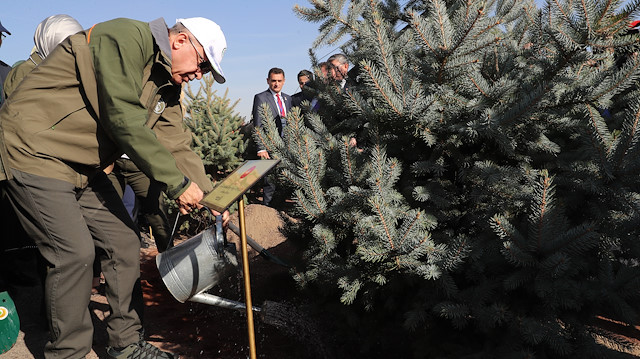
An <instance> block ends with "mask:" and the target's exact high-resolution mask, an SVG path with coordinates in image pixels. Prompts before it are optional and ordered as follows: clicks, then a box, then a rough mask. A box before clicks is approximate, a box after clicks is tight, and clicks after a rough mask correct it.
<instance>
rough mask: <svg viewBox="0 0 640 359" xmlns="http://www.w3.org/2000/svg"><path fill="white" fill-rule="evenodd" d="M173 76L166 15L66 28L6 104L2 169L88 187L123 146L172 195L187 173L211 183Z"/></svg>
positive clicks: (0, 116) (1, 116)
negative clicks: (64, 35) (77, 30)
mask: <svg viewBox="0 0 640 359" xmlns="http://www.w3.org/2000/svg"><path fill="white" fill-rule="evenodd" d="M170 79H171V48H170V44H169V39H168V29H167V26H166V24H165V22H164V20H162V19H158V20H155V21H152V22H150V23H145V22H140V21H135V20H129V19H115V20H111V21H107V22H104V23H100V24H97V25H95V26H94V27H93V28H92V29H90V30H87V31H85V32H80V33H78V34H75V35H72V36H70V37H68V38H67V39H66V40H65V41H63V42H62V43H61V44H60V45H59V46H58V47H56V48H55V50H54V51H53V52H52V53H51V54H49V56H47V58H46V59H45V60H44V61H43V62H42V63H41V64H40V65H39V66H37V67H36V68H35V69H34V70H33V71H32V72H31V73H29V74H28V75H27V76H26V77H25V78H24V79H23V80H22V82H21V83H20V86H18V87H17V88H16V90H15V91H14V92H13V93H12V94H11V96H10V98H8V99H7V101H6V103H5V105H4V106H3V107H2V108H1V109H0V124H1V125H2V130H3V131H4V142H5V145H6V147H5V148H2V146H0V151H3V150H4V149H6V151H3V152H4V153H0V157H1V159H2V164H3V168H4V169H3V171H1V172H2V173H0V175H2V174H3V175H4V176H5V178H7V177H10V173H9V171H6V168H8V167H10V168H14V169H17V170H20V171H23V172H27V173H31V174H35V175H39V176H44V177H49V178H55V179H60V180H64V181H67V182H71V183H73V184H75V185H76V186H77V187H79V188H83V187H85V186H86V185H87V183H88V181H89V180H90V178H91V177H92V176H93V175H94V174H95V173H97V172H98V171H101V170H102V169H104V168H105V167H106V166H108V165H109V164H111V163H112V162H113V161H114V160H116V159H117V158H119V157H120V156H121V154H122V153H123V152H124V153H126V154H127V155H128V156H129V158H131V160H133V162H134V163H135V164H136V165H137V166H138V168H140V170H142V171H143V172H144V173H145V174H146V175H147V176H148V177H150V178H152V179H154V180H156V181H158V182H160V183H163V184H164V185H166V191H165V192H166V193H167V195H168V196H169V197H170V198H177V197H178V196H179V195H180V194H182V192H184V190H186V188H187V186H188V185H189V183H190V180H193V181H195V182H196V183H197V184H198V186H199V187H200V188H201V189H202V190H203V191H204V192H208V191H211V190H212V188H213V187H212V185H211V182H210V181H209V179H208V178H207V176H206V174H205V172H204V166H203V164H202V161H201V159H200V158H199V157H198V155H197V154H195V153H194V152H193V151H192V150H191V148H190V145H191V140H192V135H191V133H190V132H189V131H187V130H186V129H185V127H184V124H183V120H182V108H181V106H180V92H181V87H180V86H177V85H174V84H173V83H171V82H170ZM0 179H1V178H0Z"/></svg>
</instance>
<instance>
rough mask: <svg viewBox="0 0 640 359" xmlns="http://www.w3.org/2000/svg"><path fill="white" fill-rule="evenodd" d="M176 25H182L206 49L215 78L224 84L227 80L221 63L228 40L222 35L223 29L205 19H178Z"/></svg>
mask: <svg viewBox="0 0 640 359" xmlns="http://www.w3.org/2000/svg"><path fill="white" fill-rule="evenodd" d="M176 23H181V24H182V25H184V27H186V28H187V30H189V32H191V34H192V35H193V36H194V37H195V38H196V39H197V40H198V42H199V43H200V44H201V45H202V47H203V48H204V52H205V54H206V55H207V59H208V60H209V62H210V63H211V67H212V68H213V71H212V72H213V78H214V79H215V80H216V81H218V83H221V84H222V83H224V82H225V81H226V79H225V78H224V74H223V73H222V68H221V67H220V62H222V56H224V52H225V51H226V50H227V40H226V39H225V37H224V34H223V33H222V29H221V28H220V26H218V24H216V23H215V22H213V21H211V20H209V19H205V18H203V17H190V18H187V19H177V20H176Z"/></svg>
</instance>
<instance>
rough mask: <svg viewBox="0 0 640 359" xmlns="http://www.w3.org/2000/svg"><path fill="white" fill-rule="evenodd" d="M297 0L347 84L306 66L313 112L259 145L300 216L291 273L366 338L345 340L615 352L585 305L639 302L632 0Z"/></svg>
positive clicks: (348, 335)
mask: <svg viewBox="0 0 640 359" xmlns="http://www.w3.org/2000/svg"><path fill="white" fill-rule="evenodd" d="M310 2H311V4H312V7H311V8H303V7H298V6H297V7H296V8H295V11H297V13H298V14H299V15H300V16H301V17H302V18H303V19H305V20H308V21H314V22H321V23H322V25H321V34H320V36H319V38H318V40H317V41H316V43H315V45H319V44H331V43H335V42H336V41H338V40H339V39H341V38H343V37H344V36H345V35H348V36H349V39H348V41H347V43H346V44H345V45H344V46H343V51H344V52H345V53H346V54H347V56H348V57H349V58H350V59H351V61H352V63H354V64H356V65H357V68H358V69H357V70H356V74H357V77H358V85H356V86H353V87H351V88H350V89H349V90H348V91H346V92H344V93H343V92H341V91H340V90H339V89H338V88H336V86H333V85H331V84H329V85H327V86H324V85H323V84H322V83H321V82H317V83H316V84H315V86H316V93H315V95H316V96H317V97H318V98H319V99H320V100H321V105H320V108H321V111H320V112H319V113H311V114H308V115H305V116H304V117H303V116H301V114H300V113H299V112H297V111H292V113H291V114H290V115H289V118H288V126H287V128H286V133H285V136H284V139H285V140H284V141H272V143H268V145H269V146H270V147H271V148H273V149H274V150H273V151H272V153H273V155H272V156H274V157H277V158H280V159H282V160H283V162H282V165H281V167H280V171H279V174H280V180H281V182H282V185H284V186H288V188H290V189H291V191H292V193H294V196H295V199H296V210H297V215H298V216H299V217H302V218H304V221H303V222H302V223H299V224H298V225H297V228H295V229H297V230H298V233H299V234H300V236H301V237H302V238H303V240H306V245H307V254H306V265H305V266H304V268H299V269H298V272H297V273H296V275H295V277H296V279H297V280H298V282H299V283H300V285H301V286H303V287H305V288H308V289H309V290H312V291H314V293H317V294H318V295H317V296H316V298H324V300H323V301H322V300H320V299H318V303H319V304H322V305H325V306H326V308H331V309H332V310H333V311H334V312H335V313H337V314H336V315H338V316H341V317H340V318H345V319H346V320H340V319H338V320H336V321H335V322H336V323H345V324H347V325H349V330H347V331H343V332H342V333H343V335H344V336H345V337H344V338H345V339H344V340H350V339H352V340H354V342H356V340H357V339H362V338H369V339H370V340H368V341H366V340H365V341H364V343H363V345H360V346H358V347H357V348H358V349H357V350H356V351H352V352H348V350H347V349H346V348H352V347H353V346H344V347H343V348H344V349H343V350H345V351H346V352H347V353H348V354H349V355H351V356H359V355H364V354H366V355H368V356H369V357H380V356H389V355H392V353H393V355H396V356H397V357H408V356H413V357H418V358H424V357H429V358H438V357H447V358H453V357H455V358H464V357H469V358H510V357H513V358H522V357H527V358H533V357H536V358H562V357H564V358H575V357H585V358H602V357H613V356H615V354H616V353H615V352H613V351H611V350H608V349H606V348H604V347H602V346H600V345H598V344H597V343H596V341H595V340H594V338H593V336H594V331H595V330H594V329H593V327H592V324H593V321H594V318H595V317H596V316H597V315H605V316H608V317H610V318H613V319H616V320H619V321H623V322H626V323H629V324H633V323H634V322H637V319H638V310H637V309H638V308H637V303H638V300H639V299H640V291H639V288H640V287H639V286H638V280H639V279H638V278H640V273H639V268H638V266H637V264H636V263H637V258H639V256H640V252H639V249H640V248H639V247H638V240H637V239H638V235H639V234H640V232H639V229H638V225H637V224H638V205H639V204H640V202H639V200H638V199H639V198H640V194H639V193H638V188H639V186H638V184H639V182H638V180H637V173H638V169H639V168H640V166H639V165H640V160H639V157H638V151H639V150H640V145H639V144H638V139H639V138H638V136H639V134H638V132H639V131H638V124H639V122H638V118H639V117H640V101H639V100H638V98H639V97H640V91H639V90H638V89H637V86H635V82H636V81H637V80H638V77H639V75H640V61H639V59H638V56H637V55H636V54H635V51H637V44H638V41H639V40H638V35H626V31H627V26H628V24H629V22H630V19H631V18H633V17H634V16H636V15H637V13H638V11H639V9H640V1H637V0H636V1H629V2H628V3H627V4H626V5H625V6H623V5H622V1H614V0H609V1H594V0H584V1H579V2H578V1H570V0H566V1H565V0H554V1H547V3H546V4H545V5H544V6H543V7H542V9H538V8H537V7H536V5H535V3H534V2H533V1H522V0H510V1H498V0H495V1H491V0H487V1H462V0H424V1H420V0H412V1H408V2H406V4H404V5H401V4H400V3H399V2H398V1H394V0H387V1H384V2H380V1H374V0H371V1H350V2H347V1H344V0H342V1H341V0H332V1H327V0H324V1H321V0H312V1H310ZM621 54H627V55H626V56H623V57H622V56H620V55H621ZM604 109H609V110H610V111H609V115H607V116H603V113H604V111H603V110H604ZM272 127H273V126H269V125H266V126H265V128H264V129H262V130H261V131H262V133H263V136H261V137H263V138H270V137H271V136H268V134H269V133H270V132H273V131H274V130H275V129H274V128H272ZM353 136H355V137H356V138H358V147H357V148H356V147H352V146H350V145H349V139H350V138H351V137H353ZM258 137H260V136H258ZM265 142H268V141H265ZM338 298H339V299H340V302H341V303H342V304H343V306H336V305H335V303H336V301H335V300H336V299H338ZM336 327H338V328H340V326H339V325H338V324H336ZM400 328H402V329H400ZM398 332H402V335H398V334H397V333H398ZM381 334H382V335H383V337H384V334H389V336H392V337H393V338H395V339H397V341H392V342H388V341H384V340H378V339H377V338H380V335H381ZM394 334H395V335H394ZM374 338H376V339H374Z"/></svg>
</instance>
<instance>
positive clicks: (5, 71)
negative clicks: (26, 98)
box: [0, 22, 11, 106]
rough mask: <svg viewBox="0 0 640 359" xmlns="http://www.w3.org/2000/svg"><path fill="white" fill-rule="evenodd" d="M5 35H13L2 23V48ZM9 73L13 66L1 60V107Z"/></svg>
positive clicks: (0, 30)
mask: <svg viewBox="0 0 640 359" xmlns="http://www.w3.org/2000/svg"><path fill="white" fill-rule="evenodd" d="M5 34H8V35H11V33H10V32H9V30H7V28H6V27H4V26H2V23H1V22H0V47H2V41H3V40H4V38H5V37H6V36H7V35H5ZM9 71H11V66H9V65H7V64H6V63H5V62H4V61H2V60H0V106H2V102H3V100H4V94H3V92H2V85H3V84H4V80H5V79H6V78H7V75H8V74H9Z"/></svg>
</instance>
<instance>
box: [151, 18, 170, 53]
mask: <svg viewBox="0 0 640 359" xmlns="http://www.w3.org/2000/svg"><path fill="white" fill-rule="evenodd" d="M149 28H150V29H151V35H153V39H154V40H155V42H156V44H157V45H158V47H159V48H160V51H162V54H163V55H164V57H165V58H166V59H167V60H168V63H171V44H170V43H169V32H168V31H169V29H168V27H167V23H166V22H165V21H164V19H163V18H158V19H155V20H153V21H151V22H150V23H149Z"/></svg>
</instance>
